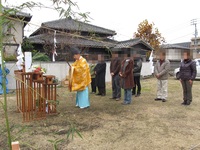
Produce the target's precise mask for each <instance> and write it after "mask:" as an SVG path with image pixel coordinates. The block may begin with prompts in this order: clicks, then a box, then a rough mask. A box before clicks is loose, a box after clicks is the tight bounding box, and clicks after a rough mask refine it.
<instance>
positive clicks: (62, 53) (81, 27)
mask: <svg viewBox="0 0 200 150" xmlns="http://www.w3.org/2000/svg"><path fill="white" fill-rule="evenodd" d="M55 31H56V34H55ZM114 35H116V32H115V31H112V30H109V29H105V28H102V27H98V26H95V25H91V24H88V23H85V22H81V21H77V20H74V19H72V18H66V19H60V20H55V21H50V22H45V23H42V25H41V27H40V28H39V29H37V30H36V31H35V32H33V33H32V34H31V35H30V37H29V41H30V42H31V43H32V44H33V46H34V48H35V49H36V50H38V51H40V52H44V53H46V54H48V55H49V56H51V55H52V51H53V49H54V42H55V40H54V39H56V46H57V48H56V51H57V53H58V56H57V58H56V59H57V60H60V61H63V60H66V59H68V60H72V57H71V50H70V48H71V47H78V48H80V49H81V51H82V52H81V53H82V54H83V55H84V54H87V55H88V54H89V55H96V54H104V55H105V57H107V58H109V57H110V48H111V47H114V45H115V43H116V41H114V40H112V38H113V36H114Z"/></svg>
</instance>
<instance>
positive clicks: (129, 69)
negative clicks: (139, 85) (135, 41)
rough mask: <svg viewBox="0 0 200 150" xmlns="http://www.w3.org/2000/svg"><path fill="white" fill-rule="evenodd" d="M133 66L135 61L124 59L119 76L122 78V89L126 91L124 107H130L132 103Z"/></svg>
mask: <svg viewBox="0 0 200 150" xmlns="http://www.w3.org/2000/svg"><path fill="white" fill-rule="evenodd" d="M133 64H134V63H133V60H132V59H130V58H126V59H124V60H123V61H122V64H121V71H120V73H119V75H120V77H121V87H122V88H123V89H124V102H123V103H122V104H123V105H128V104H130V103H131V97H132V92H131V89H132V88H133V87H134V80H133Z"/></svg>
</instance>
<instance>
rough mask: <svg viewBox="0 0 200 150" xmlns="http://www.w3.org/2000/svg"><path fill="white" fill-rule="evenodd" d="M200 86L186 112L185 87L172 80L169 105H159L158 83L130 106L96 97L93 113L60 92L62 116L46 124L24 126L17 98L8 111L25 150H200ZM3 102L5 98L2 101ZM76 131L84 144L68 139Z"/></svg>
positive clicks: (1, 135) (1, 137) (0, 125)
mask: <svg viewBox="0 0 200 150" xmlns="http://www.w3.org/2000/svg"><path fill="white" fill-rule="evenodd" d="M199 89H200V81H195V82H194V86H193V94H194V96H193V97H194V99H193V103H192V105H191V106H181V105H180V104H181V102H182V89H181V85H180V83H179V81H177V80H174V79H170V80H169V98H168V102H166V103H162V102H156V101H154V98H155V93H156V80H155V79H145V80H142V95H141V96H140V97H139V98H135V97H133V103H132V104H131V105H129V106H123V105H121V103H122V100H121V101H119V102H116V101H114V100H110V99H109V97H110V96H111V87H110V84H108V85H107V96H106V97H99V96H96V95H91V107H90V108H89V109H85V110H80V109H78V108H76V107H75V93H69V92H67V89H66V88H59V89H58V95H59V97H58V100H59V101H60V104H59V105H58V111H59V114H58V115H54V116H47V119H46V120H44V121H33V122H30V123H23V122H22V115H21V114H19V113H16V98H15V95H14V94H12V95H9V97H8V111H9V119H10V125H11V131H12V136H13V140H15V141H16V140H17V141H19V142H20V144H21V145H20V146H21V150H30V149H33V150H34V149H38V150H53V146H52V143H51V142H49V141H48V140H52V141H55V140H60V139H64V140H63V141H62V142H60V143H58V149H59V150H189V149H195V150H198V149H200V146H198V144H200V101H199V100H200V91H199ZM1 101H2V97H1ZM0 116H1V120H0V149H7V148H6V132H5V131H6V129H5V125H4V122H5V120H4V117H3V110H2V109H0ZM70 126H74V127H76V129H77V130H79V131H80V133H81V135H82V136H83V138H80V137H79V136H78V135H77V134H75V137H74V139H73V140H72V139H71V138H69V139H67V133H68V131H69V128H70Z"/></svg>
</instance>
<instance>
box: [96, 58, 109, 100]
mask: <svg viewBox="0 0 200 150" xmlns="http://www.w3.org/2000/svg"><path fill="white" fill-rule="evenodd" d="M98 61H99V62H98V63H97V65H96V67H95V68H94V71H95V74H96V86H97V88H98V91H99V93H98V94H97V95H101V96H105V95H106V81H105V77H106V63H105V61H104V58H103V56H99V55H98Z"/></svg>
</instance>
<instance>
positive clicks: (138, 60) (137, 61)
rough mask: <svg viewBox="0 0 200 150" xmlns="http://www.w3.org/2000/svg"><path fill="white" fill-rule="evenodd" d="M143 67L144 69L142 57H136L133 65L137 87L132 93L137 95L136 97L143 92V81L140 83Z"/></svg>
mask: <svg viewBox="0 0 200 150" xmlns="http://www.w3.org/2000/svg"><path fill="white" fill-rule="evenodd" d="M141 69H142V59H141V58H140V57H138V58H135V59H134V67H133V76H134V82H135V87H134V88H133V90H132V95H135V97H138V96H140V94H141V83H140V75H141ZM136 88H137V91H136Z"/></svg>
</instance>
